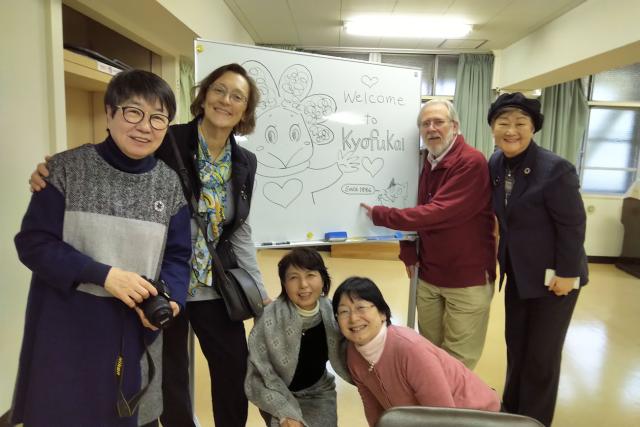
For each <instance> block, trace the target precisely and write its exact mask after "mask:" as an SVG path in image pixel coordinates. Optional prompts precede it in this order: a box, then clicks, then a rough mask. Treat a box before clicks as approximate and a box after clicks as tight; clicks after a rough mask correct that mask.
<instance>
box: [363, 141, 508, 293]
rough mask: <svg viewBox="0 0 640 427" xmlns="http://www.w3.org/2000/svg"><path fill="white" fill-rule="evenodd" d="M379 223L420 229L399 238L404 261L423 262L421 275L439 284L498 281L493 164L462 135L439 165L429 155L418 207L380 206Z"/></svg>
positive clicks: (375, 212) (375, 211) (377, 208)
mask: <svg viewBox="0 0 640 427" xmlns="http://www.w3.org/2000/svg"><path fill="white" fill-rule="evenodd" d="M372 219H373V223H374V224H375V225H382V226H384V227H387V228H391V229H394V230H403V231H417V232H418V236H419V237H420V239H419V242H420V251H419V253H420V257H419V259H418V254H417V253H416V243H415V242H407V241H404V242H400V259H401V260H402V261H404V263H405V264H406V265H408V266H409V265H415V264H416V263H417V262H418V261H419V263H420V271H419V276H420V278H421V279H422V280H424V281H426V282H429V283H431V284H433V285H436V286H442V287H451V288H461V287H467V286H476V285H484V284H485V283H486V282H487V276H486V275H485V272H488V273H489V278H490V279H491V280H495V274H496V253H495V239H494V236H493V230H494V224H495V220H494V216H493V209H492V207H491V185H490V181H489V168H488V167H487V161H486V159H485V158H484V155H483V154H482V153H481V152H479V151H478V150H476V149H475V148H473V147H471V146H469V145H467V144H466V143H465V141H464V138H463V136H462V135H458V137H457V138H456V140H455V142H454V145H453V147H451V150H450V151H449V152H448V153H447V154H446V155H445V157H444V159H442V160H441V161H440V163H438V164H437V165H436V167H435V169H433V170H432V169H431V164H430V163H429V162H428V161H427V159H426V156H425V163H424V166H423V168H422V173H421V174H420V183H419V185H418V206H416V207H414V208H405V209H396V208H389V207H385V206H375V207H374V209H373V215H372Z"/></svg>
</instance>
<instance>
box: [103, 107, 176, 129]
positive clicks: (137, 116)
mask: <svg viewBox="0 0 640 427" xmlns="http://www.w3.org/2000/svg"><path fill="white" fill-rule="evenodd" d="M116 108H119V109H121V110H122V117H123V118H124V120H125V121H126V122H127V123H131V124H132V125H137V124H138V123H140V122H141V121H142V120H144V117H145V116H146V115H147V113H145V112H144V111H142V110H141V109H140V108H138V107H132V106H126V107H125V106H121V105H116ZM149 124H150V125H151V127H152V128H154V129H155V130H165V129H166V128H167V126H169V117H168V116H165V115H164V114H160V113H153V114H149Z"/></svg>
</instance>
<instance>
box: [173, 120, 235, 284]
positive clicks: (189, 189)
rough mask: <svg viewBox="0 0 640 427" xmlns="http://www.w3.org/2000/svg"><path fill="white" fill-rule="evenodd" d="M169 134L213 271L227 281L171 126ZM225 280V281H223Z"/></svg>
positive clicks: (181, 181)
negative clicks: (208, 234) (200, 211)
mask: <svg viewBox="0 0 640 427" xmlns="http://www.w3.org/2000/svg"><path fill="white" fill-rule="evenodd" d="M167 135H169V141H170V142H171V147H172V148H173V153H174V155H175V157H176V161H177V162H178V175H179V176H180V183H181V184H182V188H183V189H184V193H185V194H187V195H188V199H189V200H188V201H189V205H190V206H191V211H192V212H193V219H194V220H195V221H196V224H197V225H198V228H199V229H200V231H201V232H202V235H203V236H205V239H204V241H205V242H206V243H207V249H209V255H210V256H211V262H212V263H213V271H214V273H215V274H216V276H217V277H218V280H221V282H220V283H221V284H222V283H226V281H227V280H228V279H227V276H226V274H225V273H224V266H223V265H222V261H220V257H218V253H217V252H216V248H214V247H213V243H212V242H210V241H209V239H207V238H206V235H207V226H206V225H205V223H204V219H203V218H202V216H201V215H200V214H199V213H198V202H197V201H196V196H195V193H194V191H193V188H192V186H191V180H190V179H189V171H187V168H186V167H185V166H184V161H183V160H182V155H181V154H180V150H179V149H178V144H177V143H176V139H175V137H174V136H173V133H172V132H171V128H169V129H168V130H167ZM222 281H224V282H222ZM213 286H214V287H217V283H216V280H214V281H213Z"/></svg>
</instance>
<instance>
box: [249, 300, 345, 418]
mask: <svg viewBox="0 0 640 427" xmlns="http://www.w3.org/2000/svg"><path fill="white" fill-rule="evenodd" d="M319 301H320V314H321V316H322V323H323V324H324V329H325V332H326V335H327V348H328V350H329V351H328V352H329V361H330V362H331V366H332V367H333V369H334V371H335V372H336V373H337V374H338V375H340V376H341V377H342V378H343V379H344V380H345V381H348V382H349V383H352V380H351V376H350V375H349V373H348V372H349V370H348V368H347V365H346V340H345V339H344V337H343V336H342V334H340V331H339V329H338V325H337V323H336V320H335V318H334V316H333V311H332V307H331V302H330V300H329V299H328V298H325V297H320V300H319ZM301 338H302V318H301V316H300V315H299V314H298V313H297V311H296V308H295V305H294V304H293V303H291V302H290V301H285V300H284V299H282V298H278V299H276V300H275V301H274V302H272V303H271V304H269V305H267V306H266V307H265V309H264V313H263V314H262V316H260V318H258V319H256V321H255V325H254V326H253V329H252V330H251V333H250V334H249V341H248V345H249V360H248V367H247V377H246V379H245V383H244V388H245V392H246V394H247V397H248V398H249V400H251V402H253V403H254V404H255V405H256V406H258V407H259V408H260V409H262V410H263V411H266V412H268V413H269V414H271V415H272V416H273V417H275V418H276V421H277V420H280V419H282V418H292V419H295V420H298V421H301V422H302V423H303V424H304V425H305V426H307V427H316V426H317V427H324V426H332V425H336V424H335V422H336V421H335V420H336V406H335V381H334V380H333V376H332V375H331V374H330V373H329V372H325V375H324V376H323V378H322V379H321V380H320V381H318V383H317V384H314V385H313V386H311V387H309V388H307V389H305V390H300V391H299V392H295V393H292V392H291V391H290V390H289V387H288V385H289V384H291V381H292V380H293V376H294V374H295V372H296V368H297V366H298V355H299V353H300V341H301ZM309 399H312V400H309ZM303 400H304V401H306V402H310V403H312V405H309V404H308V403H306V402H305V404H303V405H302V406H303V407H302V408H301V404H302V403H303ZM305 407H309V408H311V407H315V409H316V410H314V411H309V410H306V409H305ZM323 407H324V408H326V409H327V410H331V408H332V410H333V413H327V411H326V410H318V409H320V408H323ZM312 418H313V419H312ZM331 420H334V421H331ZM276 425H277V422H276Z"/></svg>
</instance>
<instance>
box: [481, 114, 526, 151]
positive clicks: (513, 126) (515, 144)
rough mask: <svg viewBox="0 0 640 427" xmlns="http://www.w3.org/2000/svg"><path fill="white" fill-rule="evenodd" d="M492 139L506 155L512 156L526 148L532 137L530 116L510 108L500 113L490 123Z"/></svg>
mask: <svg viewBox="0 0 640 427" xmlns="http://www.w3.org/2000/svg"><path fill="white" fill-rule="evenodd" d="M491 131H492V132H493V139H494V141H495V143H496V145H497V146H498V148H500V149H501V150H502V152H503V153H504V155H505V156H506V157H514V156H517V155H518V154H520V153H522V152H523V151H524V150H526V149H527V147H528V146H529V144H531V140H532V139H533V133H534V127H533V121H532V120H531V117H529V116H528V115H527V114H525V113H523V112H522V111H521V110H518V109H512V110H510V111H507V112H505V113H502V114H500V115H499V116H498V117H497V118H496V119H495V120H494V121H493V123H492V124H491Z"/></svg>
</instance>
